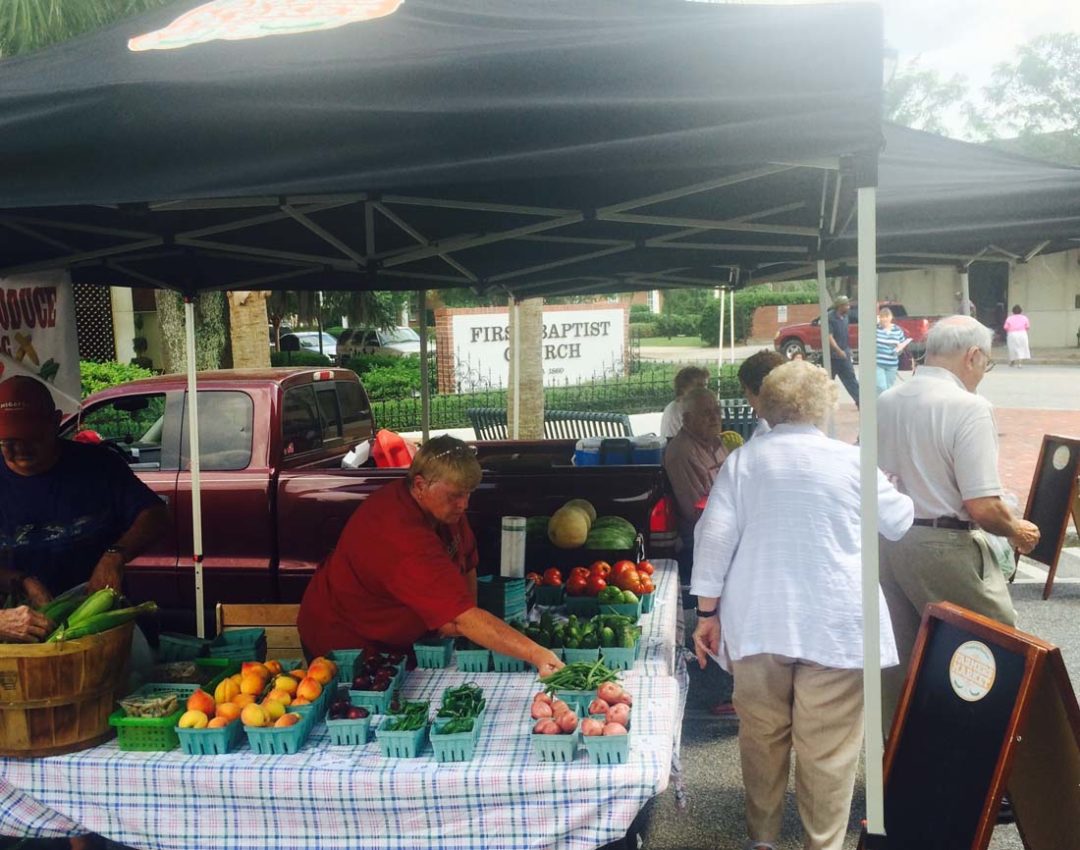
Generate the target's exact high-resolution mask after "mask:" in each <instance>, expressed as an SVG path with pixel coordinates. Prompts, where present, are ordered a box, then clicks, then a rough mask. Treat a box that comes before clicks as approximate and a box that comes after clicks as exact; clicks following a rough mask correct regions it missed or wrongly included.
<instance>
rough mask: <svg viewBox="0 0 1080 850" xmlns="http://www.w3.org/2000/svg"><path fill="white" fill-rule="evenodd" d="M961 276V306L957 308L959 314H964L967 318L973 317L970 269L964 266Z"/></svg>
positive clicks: (960, 270) (960, 271)
mask: <svg viewBox="0 0 1080 850" xmlns="http://www.w3.org/2000/svg"><path fill="white" fill-rule="evenodd" d="M958 273H959V275H960V306H959V307H958V308H957V312H958V313H962V314H963V315H965V316H970V315H971V285H970V281H969V279H968V267H967V266H962V267H961V268H960V269H959V272H958Z"/></svg>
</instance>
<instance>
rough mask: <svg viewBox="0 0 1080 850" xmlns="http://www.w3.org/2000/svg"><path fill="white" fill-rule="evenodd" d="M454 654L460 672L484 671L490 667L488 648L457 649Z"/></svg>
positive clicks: (489, 651)
mask: <svg viewBox="0 0 1080 850" xmlns="http://www.w3.org/2000/svg"><path fill="white" fill-rule="evenodd" d="M456 656H457V668H458V670H460V671H461V672H462V673H486V672H487V671H488V669H489V668H490V667H491V650H490V649H459V650H457V652H456Z"/></svg>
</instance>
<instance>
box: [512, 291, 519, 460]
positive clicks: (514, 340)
mask: <svg viewBox="0 0 1080 850" xmlns="http://www.w3.org/2000/svg"><path fill="white" fill-rule="evenodd" d="M513 310H514V321H513V322H512V323H511V324H512V327H513V333H512V335H511V337H510V345H512V346H513V348H514V387H513V392H514V430H513V433H512V435H511V436H512V438H513V439H515V440H516V439H518V433H519V424H520V421H521V311H520V309H519V305H518V300H517V298H515V299H514V306H513Z"/></svg>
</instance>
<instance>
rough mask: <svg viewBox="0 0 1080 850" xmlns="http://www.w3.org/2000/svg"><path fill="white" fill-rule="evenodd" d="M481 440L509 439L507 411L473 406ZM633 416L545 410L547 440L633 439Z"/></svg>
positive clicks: (468, 411)
mask: <svg viewBox="0 0 1080 850" xmlns="http://www.w3.org/2000/svg"><path fill="white" fill-rule="evenodd" d="M465 413H466V414H468V417H469V422H471V423H472V427H473V430H474V431H475V432H476V439H478V440H506V439H509V437H508V435H507V427H506V410H505V409H504V408H501V407H470V408H467V409H466V410H465ZM633 434H634V432H633V430H632V429H631V427H630V417H629V416H628V415H627V414H625V413H596V412H592V411H584V410H545V411H544V439H547V440H570V439H574V440H577V439H580V438H582V437H632V436H633Z"/></svg>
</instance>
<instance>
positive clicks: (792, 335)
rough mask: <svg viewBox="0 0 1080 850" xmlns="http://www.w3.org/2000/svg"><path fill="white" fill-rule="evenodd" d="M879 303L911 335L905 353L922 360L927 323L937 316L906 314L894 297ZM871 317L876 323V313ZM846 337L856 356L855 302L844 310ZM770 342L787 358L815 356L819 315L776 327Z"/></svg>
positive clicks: (928, 324)
mask: <svg viewBox="0 0 1080 850" xmlns="http://www.w3.org/2000/svg"><path fill="white" fill-rule="evenodd" d="M879 306H881V307H888V308H889V309H890V310H892V314H893V322H894V323H896V324H897V325H899V326H900V327H901V328H902V329H903V331H904V333H906V334H907V335H908V336H909V337H911V339H912V343H911V345H910V346H909V347H908V351H907V352H906V353H907V354H909V355H910V356H911V357H913V358H914V359H916V360H922V356H923V353H924V352H925V351H926V334H927V333H928V332H929V331H930V326H931V325H932V324H933V323H934V322H935V321H937V317H936V316H909V315H908V313H907V310H905V309H904V305H903V304H899V303H897V302H895V301H882V302H881V304H880V305H879ZM874 321H875V324H876V322H877V314H876V313H875V314H874ZM848 341H849V342H850V344H851V350H852V352H853V353H856V357H858V354H857V352H858V350H859V305H858V304H854V303H853V304H852V305H851V312H849V313H848ZM773 345H774V346H775V348H776V350H777V351H779V352H780V353H781V354H783V355H784V358H785V359H787V360H791V359H792V358H793V357H795V356H796V355H797V354H802V355H803V356H811V357H815V358H816V357H817V356H818V355H820V354H821V319H820V318H817V319H814V320H813V321H810V322H803V323H802V324H798V325H787V326H785V327H782V328H780V330H778V331H777V332H776V336H775V337H774V338H773Z"/></svg>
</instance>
